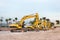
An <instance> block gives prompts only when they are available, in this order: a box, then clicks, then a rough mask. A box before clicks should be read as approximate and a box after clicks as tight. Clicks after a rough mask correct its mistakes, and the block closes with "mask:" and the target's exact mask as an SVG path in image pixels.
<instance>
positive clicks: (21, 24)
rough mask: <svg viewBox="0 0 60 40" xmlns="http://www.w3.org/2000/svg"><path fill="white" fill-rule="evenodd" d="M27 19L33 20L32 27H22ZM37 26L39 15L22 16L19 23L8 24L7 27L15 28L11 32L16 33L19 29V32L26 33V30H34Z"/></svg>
mask: <svg viewBox="0 0 60 40" xmlns="http://www.w3.org/2000/svg"><path fill="white" fill-rule="evenodd" d="M29 18H35V22H34V24H33V25H31V26H27V27H24V21H25V20H27V19H29ZM38 24H39V15H38V13H36V14H35V15H27V16H24V17H23V18H22V19H21V20H20V22H19V23H15V24H10V25H9V26H10V27H16V29H12V30H11V31H17V30H18V29H19V31H20V30H21V31H22V30H23V31H26V30H27V29H29V28H30V29H35V28H37V27H38Z"/></svg>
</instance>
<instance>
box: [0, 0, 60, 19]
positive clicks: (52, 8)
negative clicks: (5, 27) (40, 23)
mask: <svg viewBox="0 0 60 40" xmlns="http://www.w3.org/2000/svg"><path fill="white" fill-rule="evenodd" d="M36 12H38V13H39V16H40V17H45V16H46V17H47V18H50V19H53V20H55V19H60V18H59V17H60V0H0V17H5V18H9V17H11V18H14V17H18V18H19V19H21V18H22V17H23V16H24V15H28V14H35V13H36Z"/></svg>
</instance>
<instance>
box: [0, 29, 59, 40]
mask: <svg viewBox="0 0 60 40" xmlns="http://www.w3.org/2000/svg"><path fill="white" fill-rule="evenodd" d="M0 40H60V28H56V29H54V30H49V31H39V32H14V33H11V32H9V31H0Z"/></svg>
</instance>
